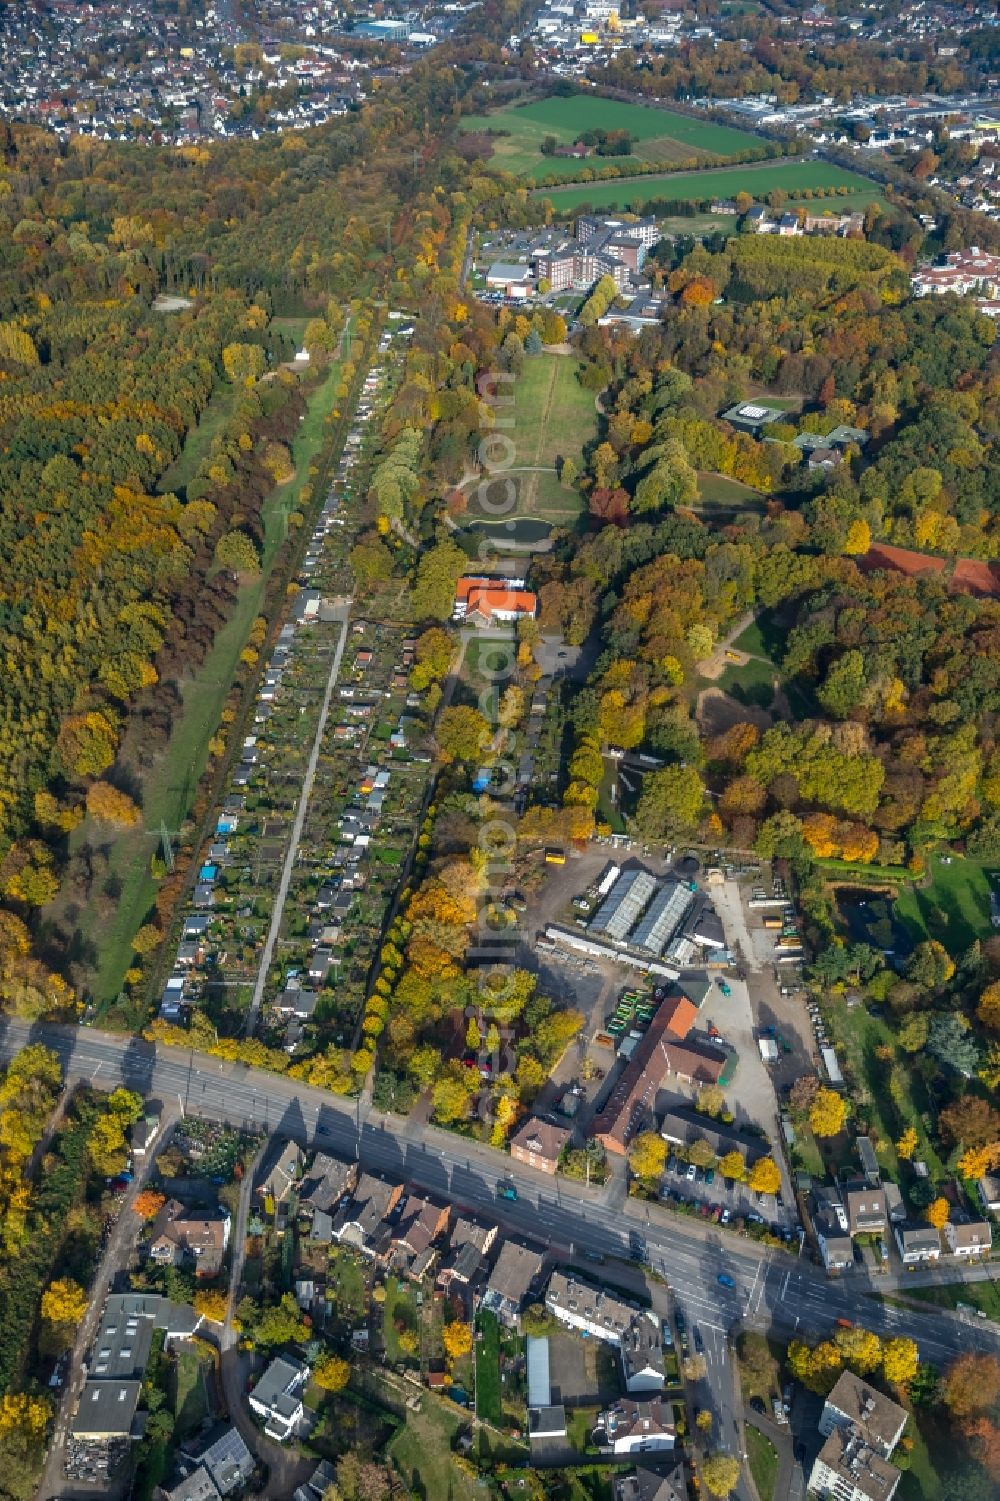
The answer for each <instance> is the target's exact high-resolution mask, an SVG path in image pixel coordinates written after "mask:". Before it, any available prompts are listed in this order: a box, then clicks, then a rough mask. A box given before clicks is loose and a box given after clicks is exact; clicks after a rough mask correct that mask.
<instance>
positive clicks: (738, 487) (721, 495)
mask: <svg viewBox="0 0 1000 1501" xmlns="http://www.w3.org/2000/svg"><path fill="white" fill-rule="evenodd" d="M698 499H699V501H700V502H701V504H702V505H706V506H714V505H720V506H739V507H740V508H741V510H756V509H758V508H760V509H763V505H764V497H763V496H762V495H761V493H760V491H759V490H754V489H753V488H752V487H751V486H750V485H745V484H743V482H742V480H738V479H730V478H729V476H728V475H726V474H715V473H714V472H713V471H712V470H709V469H699V470H698Z"/></svg>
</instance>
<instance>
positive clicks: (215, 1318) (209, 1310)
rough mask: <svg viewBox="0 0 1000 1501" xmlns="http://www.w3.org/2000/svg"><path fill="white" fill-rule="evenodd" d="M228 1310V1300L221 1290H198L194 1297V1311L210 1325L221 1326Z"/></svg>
mask: <svg viewBox="0 0 1000 1501" xmlns="http://www.w3.org/2000/svg"><path fill="white" fill-rule="evenodd" d="M228 1308H229V1299H228V1297H227V1296H226V1294H225V1293H224V1292H223V1291H222V1290H221V1288H216V1287H203V1288H199V1289H198V1291H197V1292H196V1293H195V1295H194V1311H195V1313H200V1314H201V1316H202V1318H203V1319H208V1321H209V1323H212V1324H223V1323H225V1320H226V1312H227V1310H228Z"/></svg>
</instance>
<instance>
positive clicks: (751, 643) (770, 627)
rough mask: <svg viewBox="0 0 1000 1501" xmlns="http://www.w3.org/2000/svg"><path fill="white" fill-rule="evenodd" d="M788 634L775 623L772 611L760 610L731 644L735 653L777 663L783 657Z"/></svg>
mask: <svg viewBox="0 0 1000 1501" xmlns="http://www.w3.org/2000/svg"><path fill="white" fill-rule="evenodd" d="M787 636H788V632H787V631H786V630H784V629H783V628H782V627H780V626H778V625H777V624H776V623H775V616H774V612H773V611H772V610H761V611H760V613H759V614H758V616H757V618H756V619H755V620H752V621H751V622H750V624H749V625H748V626H747V628H746V630H745V631H741V632H740V634H739V635H738V636H737V637H736V640H735V641H734V642H733V646H734V647H735V648H736V650H737V651H745V652H747V654H748V655H749V656H751V657H764V658H765V659H766V660H767V661H768V662H774V663H777V662H779V661H780V660H781V657H782V656H783V655H784V650H785V642H786V639H787Z"/></svg>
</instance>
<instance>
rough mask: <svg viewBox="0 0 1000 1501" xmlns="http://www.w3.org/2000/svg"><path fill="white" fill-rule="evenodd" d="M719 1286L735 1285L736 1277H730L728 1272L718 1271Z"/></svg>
mask: <svg viewBox="0 0 1000 1501" xmlns="http://www.w3.org/2000/svg"><path fill="white" fill-rule="evenodd" d="M719 1286H720V1287H735V1286H736V1278H735V1277H730V1275H729V1273H728V1272H720V1273H719Z"/></svg>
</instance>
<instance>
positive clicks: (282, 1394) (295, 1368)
mask: <svg viewBox="0 0 1000 1501" xmlns="http://www.w3.org/2000/svg"><path fill="white" fill-rule="evenodd" d="M308 1379H309V1368H308V1366H305V1365H303V1363H302V1361H300V1360H295V1359H294V1358H293V1357H292V1356H290V1355H277V1356H275V1358H274V1360H272V1361H271V1364H270V1365H269V1366H268V1368H267V1370H266V1371H265V1372H264V1374H263V1376H262V1377H261V1378H260V1380H259V1381H258V1382H257V1385H256V1386H255V1387H254V1389H253V1391H252V1392H251V1393H250V1406H251V1407H252V1409H253V1411H254V1412H255V1413H256V1414H257V1416H258V1417H261V1418H263V1419H264V1432H265V1433H266V1434H267V1436H268V1437H269V1438H273V1439H275V1440H276V1442H277V1443H279V1444H283V1443H285V1442H286V1440H288V1439H290V1438H293V1437H294V1436H295V1435H296V1434H297V1433H298V1431H299V1428H300V1426H301V1423H302V1420H303V1417H304V1415H305V1409H304V1407H303V1405H302V1395H301V1394H302V1391H303V1388H304V1387H305V1385H306V1382H307V1381H308Z"/></svg>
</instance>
